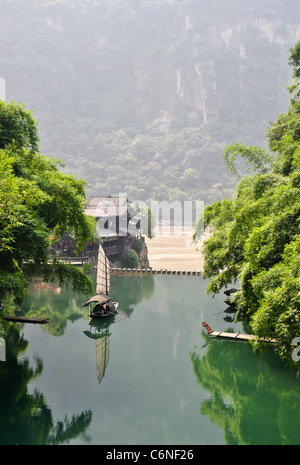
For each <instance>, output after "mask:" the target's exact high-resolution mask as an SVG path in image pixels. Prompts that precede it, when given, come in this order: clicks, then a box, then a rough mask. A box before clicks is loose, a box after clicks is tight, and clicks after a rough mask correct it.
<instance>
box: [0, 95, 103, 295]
mask: <svg viewBox="0 0 300 465" xmlns="http://www.w3.org/2000/svg"><path fill="white" fill-rule="evenodd" d="M0 148H1V149H0V298H1V299H3V298H4V297H5V295H6V293H12V294H13V295H14V296H15V298H16V300H17V302H20V301H21V300H22V298H23V297H24V295H25V292H26V284H27V279H28V277H29V276H30V275H31V274H33V273H38V274H40V275H42V276H43V277H44V279H45V280H55V279H58V280H59V281H60V282H61V283H65V284H68V283H72V284H73V286H74V288H75V289H78V290H82V291H91V289H92V288H91V281H90V280H89V279H88V278H87V277H86V275H85V274H84V273H82V272H81V271H80V270H77V269H76V268H74V267H72V266H71V265H67V264H61V263H59V262H58V261H57V259H56V258H55V257H52V256H51V257H50V255H49V250H50V246H51V243H52V241H54V240H55V239H56V238H57V237H58V236H60V235H62V234H64V233H66V232H70V233H71V234H72V235H73V236H74V238H75V240H76V241H77V243H78V246H79V247H82V246H83V245H84V243H85V242H86V241H87V240H89V239H90V238H91V237H92V236H93V233H94V224H93V221H92V219H90V218H89V217H87V216H86V215H85V214H84V203H85V190H84V186H85V183H84V182H83V181H81V180H78V179H76V178H75V176H71V175H66V174H64V173H63V171H61V170H60V163H59V162H58V161H56V160H54V159H53V158H50V157H49V158H47V157H45V156H43V155H41V153H40V152H39V149H38V130H37V124H36V121H35V119H34V118H33V116H32V115H31V113H30V112H29V111H28V110H26V109H25V108H24V106H23V105H21V104H16V103H14V102H11V103H5V102H3V101H0ZM50 259H51V263H49V260H50ZM24 263H26V266H25V268H24Z"/></svg>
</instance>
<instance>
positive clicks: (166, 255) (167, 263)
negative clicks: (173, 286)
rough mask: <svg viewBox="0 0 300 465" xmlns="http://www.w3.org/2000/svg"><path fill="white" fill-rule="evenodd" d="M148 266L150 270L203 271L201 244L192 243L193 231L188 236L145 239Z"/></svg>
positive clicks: (176, 235)
mask: <svg viewBox="0 0 300 465" xmlns="http://www.w3.org/2000/svg"><path fill="white" fill-rule="evenodd" d="M146 244H147V248H148V258H149V264H150V266H151V268H152V269H155V270H160V269H165V270H171V271H177V270H181V271H203V255H202V253H201V244H198V245H197V244H194V243H193V230H191V231H190V233H189V234H185V235H182V234H176V233H175V234H170V235H161V234H156V236H155V237H154V238H153V239H149V238H147V239H146Z"/></svg>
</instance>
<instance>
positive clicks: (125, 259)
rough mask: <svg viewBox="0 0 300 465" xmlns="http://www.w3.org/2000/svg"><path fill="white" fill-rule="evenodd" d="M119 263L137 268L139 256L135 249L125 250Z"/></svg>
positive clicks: (125, 266)
mask: <svg viewBox="0 0 300 465" xmlns="http://www.w3.org/2000/svg"><path fill="white" fill-rule="evenodd" d="M121 265H122V266H123V267H124V268H138V265H139V256H138V254H137V253H136V251H135V250H133V249H129V250H127V251H126V252H125V253H124V254H123V255H122V258H121Z"/></svg>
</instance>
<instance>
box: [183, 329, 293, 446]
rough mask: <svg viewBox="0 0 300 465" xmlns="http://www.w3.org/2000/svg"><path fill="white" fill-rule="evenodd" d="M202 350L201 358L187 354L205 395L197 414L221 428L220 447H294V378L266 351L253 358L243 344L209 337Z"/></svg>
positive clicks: (246, 344) (272, 354) (246, 346)
mask: <svg viewBox="0 0 300 465" xmlns="http://www.w3.org/2000/svg"><path fill="white" fill-rule="evenodd" d="M203 337H204V338H205V339H206V341H209V336H207V335H203ZM206 348H207V349H206V350H207V352H206V354H205V355H203V356H202V355H201V356H200V355H199V354H198V353H197V349H194V350H193V352H191V353H190V356H191V361H192V364H193V370H194V373H195V375H196V378H197V380H198V382H199V383H200V384H201V386H202V387H203V388H204V389H205V390H207V391H208V392H209V393H210V398H209V399H206V400H204V401H203V402H202V404H201V407H200V412H201V414H202V415H207V416H208V417H209V418H210V420H211V421H212V422H213V423H216V424H218V425H219V426H220V427H222V429H223V430H224V435H225V441H226V443H227V444H230V445H233V444H239V445H259V444H266V445H272V444H276V445H281V444H282V445H289V444H290V445H298V444H300V437H299V427H300V419H299V412H300V386H299V380H298V378H297V374H296V373H295V372H292V371H289V370H283V369H282V365H281V362H280V361H279V360H278V359H277V357H276V356H275V354H274V353H273V351H272V350H271V349H270V350H269V351H267V352H266V353H264V354H262V355H256V354H254V353H253V349H252V347H251V346H250V344H249V343H245V342H239V341H233V342H230V341H222V340H213V339H211V342H210V343H209V344H207V346H206Z"/></svg>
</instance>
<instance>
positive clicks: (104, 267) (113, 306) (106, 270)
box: [84, 244, 119, 319]
mask: <svg viewBox="0 0 300 465" xmlns="http://www.w3.org/2000/svg"><path fill="white" fill-rule="evenodd" d="M109 290H110V263H109V260H108V258H107V256H106V254H105V252H104V249H103V247H102V245H101V244H100V245H99V251H98V260H97V278H96V295H94V296H93V297H91V298H90V299H89V300H88V301H87V302H86V303H85V304H84V307H86V306H89V316H90V318H94V319H102V318H108V317H111V316H114V315H116V314H117V308H118V305H119V304H118V302H112V299H111V297H109Z"/></svg>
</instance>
